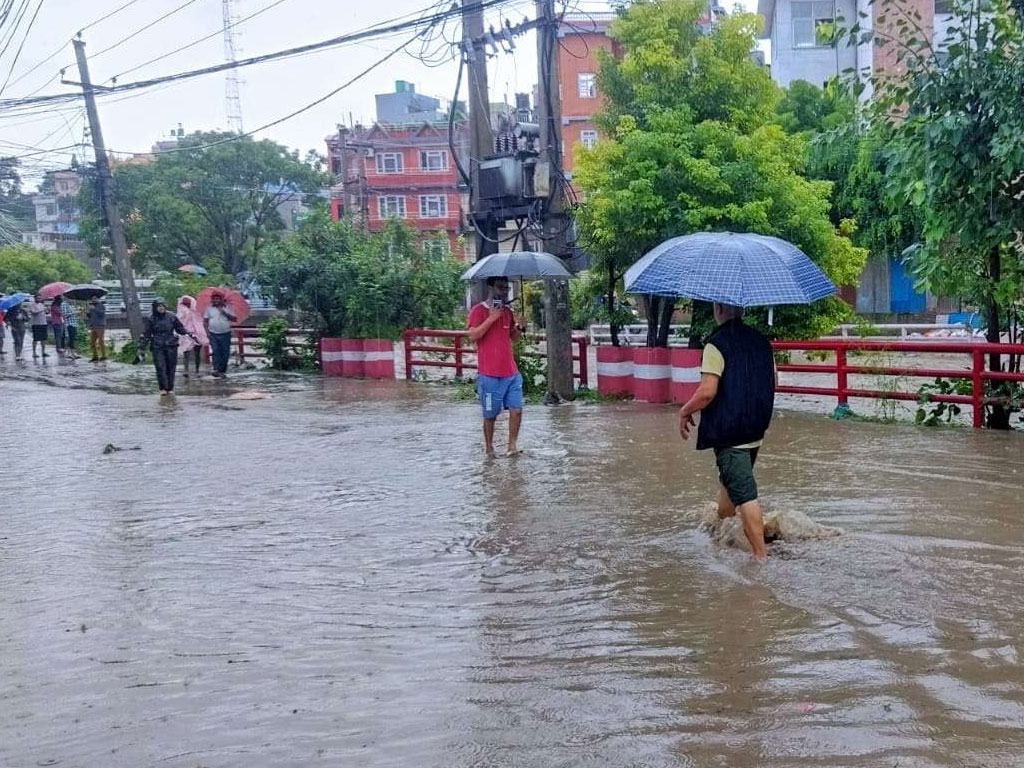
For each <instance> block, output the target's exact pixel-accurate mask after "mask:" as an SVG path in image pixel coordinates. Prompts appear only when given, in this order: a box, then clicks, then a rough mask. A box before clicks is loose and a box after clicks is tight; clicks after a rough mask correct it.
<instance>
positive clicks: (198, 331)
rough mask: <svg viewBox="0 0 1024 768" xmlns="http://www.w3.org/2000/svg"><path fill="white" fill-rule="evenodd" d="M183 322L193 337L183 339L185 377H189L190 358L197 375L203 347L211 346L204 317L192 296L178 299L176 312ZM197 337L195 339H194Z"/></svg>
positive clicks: (182, 357) (182, 354) (182, 353)
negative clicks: (197, 310) (197, 308)
mask: <svg viewBox="0 0 1024 768" xmlns="http://www.w3.org/2000/svg"><path fill="white" fill-rule="evenodd" d="M175 314H176V315H177V316H178V319H179V320H180V321H181V324H182V325H183V326H185V330H187V331H188V332H189V333H190V334H192V336H191V337H186V338H184V339H182V340H181V346H180V349H181V361H182V363H183V364H184V366H185V378H186V379H187V378H188V363H189V358H192V360H193V362H194V363H195V369H194V370H195V375H196V376H199V358H201V357H202V354H203V347H208V346H210V340H209V339H208V338H207V336H206V327H205V324H204V323H203V318H202V317H200V315H199V313H198V312H196V300H195V299H193V298H192V297H191V296H182V297H181V298H180V299H178V309H177V311H176V312H175ZM193 338H194V339H196V341H193V340H192V339H193Z"/></svg>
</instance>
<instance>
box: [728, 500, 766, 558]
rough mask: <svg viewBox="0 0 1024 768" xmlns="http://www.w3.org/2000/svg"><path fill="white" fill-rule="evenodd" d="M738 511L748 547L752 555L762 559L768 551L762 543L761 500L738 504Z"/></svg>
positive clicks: (762, 519) (762, 517)
mask: <svg viewBox="0 0 1024 768" xmlns="http://www.w3.org/2000/svg"><path fill="white" fill-rule="evenodd" d="M736 509H737V511H738V512H739V513H740V520H742V521H743V532H744V533H745V534H746V535H747V541H749V542H750V549H751V551H752V552H753V553H754V557H756V558H757V559H758V560H764V559H765V558H766V557H767V556H768V552H767V550H766V549H765V545H764V515H763V514H762V512H761V502H759V501H758V500H757V499H754V501H748V502H747V503H746V504H740V505H739V507H737V508H736Z"/></svg>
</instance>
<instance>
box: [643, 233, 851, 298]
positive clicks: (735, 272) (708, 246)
mask: <svg viewBox="0 0 1024 768" xmlns="http://www.w3.org/2000/svg"><path fill="white" fill-rule="evenodd" d="M626 290H627V291H629V292H630V293H642V294H651V295H654V296H670V297H675V298H681V299H699V300H701V301H714V302H718V303H719V304H731V305H732V306H735V307H763V306H771V305H773V304H810V303H811V302H814V301H817V300H818V299H823V298H825V297H826V296H831V295H833V294H834V293H835V292H836V287H835V285H834V284H833V283H832V281H831V280H829V279H828V277H827V276H826V275H825V273H824V272H822V271H821V269H819V268H818V265H817V264H815V263H814V262H813V261H811V260H810V259H809V258H808V257H807V255H806V254H804V253H803V251H801V250H800V249H799V248H797V247H796V246H795V245H793V244H792V243H787V242H786V241H785V240H780V239H779V238H777V237H768V236H766V235H753V234H742V233H733V232H700V233H697V234H694V235H684V236H683V237H674V238H672V239H671V240H666V241H665V242H664V243H662V244H661V245H659V246H657V247H656V248H654V249H653V250H651V251H650V252H648V253H647V254H646V255H644V257H643V258H641V259H640V261H638V262H637V263H636V264H634V265H633V266H632V267H630V268H629V270H628V271H627V272H626Z"/></svg>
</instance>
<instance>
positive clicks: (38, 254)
mask: <svg viewBox="0 0 1024 768" xmlns="http://www.w3.org/2000/svg"><path fill="white" fill-rule="evenodd" d="M92 279H93V274H92V272H91V270H90V269H89V268H88V267H87V266H85V264H83V263H82V262H80V261H79V260H78V259H76V258H75V257H74V256H72V255H71V254H70V253H65V252H64V251H41V250H38V249H36V248H32V247H31V246H28V245H13V246H9V247H7V248H0V293H15V292H16V291H24V292H25V293H34V292H35V291H37V290H39V289H40V288H42V287H43V286H44V285H46V284H47V283H54V282H57V281H58V280H63V281H64V282H67V283H87V282H89V281H90V280H92Z"/></svg>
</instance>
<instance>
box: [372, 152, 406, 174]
mask: <svg viewBox="0 0 1024 768" xmlns="http://www.w3.org/2000/svg"><path fill="white" fill-rule="evenodd" d="M401 172H402V156H401V155H400V154H399V153H398V152H378V153H377V173H401Z"/></svg>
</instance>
